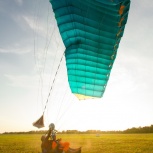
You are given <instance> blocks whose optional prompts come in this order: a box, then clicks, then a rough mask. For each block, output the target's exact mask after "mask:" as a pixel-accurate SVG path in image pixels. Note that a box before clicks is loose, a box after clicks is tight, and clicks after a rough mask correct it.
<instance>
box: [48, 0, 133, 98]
mask: <svg viewBox="0 0 153 153" xmlns="http://www.w3.org/2000/svg"><path fill="white" fill-rule="evenodd" d="M50 2H51V5H52V8H53V11H54V13H55V18H56V21H57V24H58V28H59V31H60V34H61V37H62V40H63V42H64V45H65V47H66V50H65V57H66V66H67V74H68V81H69V85H70V88H71V91H72V93H74V94H75V95H76V96H77V97H78V98H79V99H86V98H92V97H93V98H95V97H97V98H100V97H102V96H103V94H104V91H105V88H106V85H107V82H108V79H109V76H110V72H111V69H112V66H113V63H114V61H115V58H116V54H117V49H118V47H119V43H120V40H121V37H122V36H123V33H124V28H125V24H126V22H127V18H128V12H129V7H130V0H50Z"/></svg>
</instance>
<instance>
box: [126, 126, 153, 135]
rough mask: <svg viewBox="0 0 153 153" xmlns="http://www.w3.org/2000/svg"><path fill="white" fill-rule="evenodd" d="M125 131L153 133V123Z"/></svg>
mask: <svg viewBox="0 0 153 153" xmlns="http://www.w3.org/2000/svg"><path fill="white" fill-rule="evenodd" d="M123 132H124V133H153V125H151V126H145V127H138V128H135V127H133V128H131V129H127V130H125V131H123Z"/></svg>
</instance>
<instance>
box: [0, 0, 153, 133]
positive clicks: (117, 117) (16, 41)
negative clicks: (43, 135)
mask: <svg viewBox="0 0 153 153" xmlns="http://www.w3.org/2000/svg"><path fill="white" fill-rule="evenodd" d="M151 4H152V0H146V1H143V0H139V1H138V0H133V1H132V2H131V7H130V12H129V17H128V22H127V25H126V28H125V32H124V36H123V37H122V40H121V42H120V46H119V49H118V53H117V57H116V60H115V63H114V65H113V68H112V71H111V75H110V78H109V81H108V84H107V87H106V90H105V93H104V96H103V97H102V98H100V99H93V100H84V101H79V100H78V99H77V98H76V97H75V96H74V95H73V94H72V93H71V91H70V88H69V85H68V81H67V74H66V66H65V58H64V57H63V52H64V49H65V47H64V45H63V43H62V41H61V38H60V34H59V31H58V28H57V26H56V21H55V19H54V14H53V11H52V7H51V5H50V3H49V0H11V1H10V0H5V1H2V0H0V133H3V132H17V131H32V130H38V129H37V128H36V127H33V125H32V123H33V122H34V121H36V120H37V119H38V118H39V117H40V116H41V115H42V113H43V111H44V108H45V106H46V109H45V114H44V122H45V127H44V128H42V129H41V130H46V129H48V125H49V124H50V123H52V122H53V123H55V126H56V129H57V130H59V131H62V130H73V129H77V130H81V131H85V130H91V129H95V130H125V129H127V128H132V127H140V126H141V127H143V126H150V125H152V124H153V51H152V42H153V32H152V27H153V19H152V14H153V5H151ZM62 57H63V58H62ZM60 61H61V62H60ZM59 63H60V67H59V69H58V65H59ZM56 71H58V73H57V75H56V77H55V74H56ZM54 78H55V82H54V83H53V80H54ZM51 87H52V88H51ZM50 91H51V92H50ZM49 93H50V96H49Z"/></svg>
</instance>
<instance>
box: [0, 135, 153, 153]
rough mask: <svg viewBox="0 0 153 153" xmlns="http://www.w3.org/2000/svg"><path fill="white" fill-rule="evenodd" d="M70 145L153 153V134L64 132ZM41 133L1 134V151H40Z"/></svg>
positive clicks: (103, 152) (109, 152)
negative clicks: (97, 134)
mask: <svg viewBox="0 0 153 153" xmlns="http://www.w3.org/2000/svg"><path fill="white" fill-rule="evenodd" d="M57 137H58V138H62V140H63V141H69V142H70V147H72V148H77V147H80V146H81V147H82V153H153V134H101V135H100V136H96V135H94V134H68V135H66V134H63V135H60V134H59V135H57ZM40 138H41V135H40V134H10V135H9V134H8V135H7V134H6V135H0V153H38V152H40V151H41V148H40V145H41V140H40Z"/></svg>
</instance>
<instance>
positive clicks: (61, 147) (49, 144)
mask: <svg viewBox="0 0 153 153" xmlns="http://www.w3.org/2000/svg"><path fill="white" fill-rule="evenodd" d="M56 133H57V131H56V130H55V125H54V124H53V123H51V124H50V125H49V130H48V134H47V136H46V137H45V136H42V138H41V140H42V145H41V148H42V153H50V152H53V153H59V152H61V151H63V152H62V153H65V152H66V151H68V149H69V145H70V144H69V142H61V138H60V139H56ZM49 138H50V140H49Z"/></svg>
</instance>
